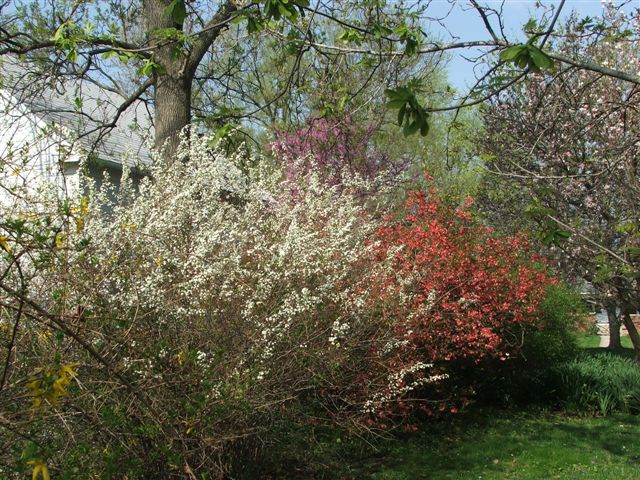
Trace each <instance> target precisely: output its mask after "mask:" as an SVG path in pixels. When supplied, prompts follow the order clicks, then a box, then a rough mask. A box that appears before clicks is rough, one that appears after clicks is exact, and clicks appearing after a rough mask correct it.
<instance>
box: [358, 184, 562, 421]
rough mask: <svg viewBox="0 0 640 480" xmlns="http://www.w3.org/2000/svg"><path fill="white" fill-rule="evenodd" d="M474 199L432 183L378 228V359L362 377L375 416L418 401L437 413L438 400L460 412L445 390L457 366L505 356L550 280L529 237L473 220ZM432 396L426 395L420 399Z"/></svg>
mask: <svg viewBox="0 0 640 480" xmlns="http://www.w3.org/2000/svg"><path fill="white" fill-rule="evenodd" d="M470 204H471V200H469V202H467V205H465V206H464V207H461V208H457V209H454V208H450V207H448V206H447V205H446V204H444V203H443V202H442V201H440V200H439V199H438V198H437V195H436V193H435V192H431V195H429V196H427V195H425V194H424V193H414V194H412V195H411V196H410V198H409V200H408V201H407V204H406V213H405V215H404V218H403V219H402V220H401V221H387V223H386V225H384V226H382V227H380V228H379V230H378V234H377V240H378V241H377V242H376V244H375V248H374V251H375V259H376V261H377V262H381V263H382V264H384V265H385V268H383V269H380V270H379V273H377V274H376V275H375V278H373V282H372V283H373V284H374V287H373V290H372V296H371V299H372V302H374V303H375V304H376V305H377V308H378V313H379V315H380V317H381V319H382V321H381V326H382V328H381V329H380V331H379V332H378V334H377V338H376V340H377V343H376V347H375V349H374V352H373V357H374V363H375V364H376V365H377V367H376V369H375V372H372V373H368V374H367V375H366V378H363V381H364V382H365V383H364V384H365V385H368V386H369V388H370V390H369V399H368V401H367V402H366V405H365V411H366V412H368V413H370V414H374V415H375V416H377V417H378V418H390V417H393V416H395V415H398V414H400V415H406V414H408V413H409V412H412V411H414V410H415V409H416V407H419V408H421V409H422V410H425V411H427V413H431V411H432V410H433V409H434V407H433V405H434V403H435V404H436V405H437V408H439V409H441V410H442V409H445V407H446V408H447V410H450V411H454V410H455V404H456V403H458V402H461V401H463V398H461V397H460V396H461V395H462V394H460V393H459V392H458V393H455V392H452V391H451V390H449V391H447V392H443V391H442V390H443V381H445V379H447V378H449V377H450V376H453V372H454V366H455V365H459V364H460V363H466V364H469V363H472V364H473V363H479V362H481V361H482V360H484V359H488V358H500V359H502V360H507V359H508V357H509V356H511V355H513V354H514V353H516V352H517V349H518V347H519V345H520V340H521V338H520V334H521V332H522V330H523V328H524V327H527V326H535V324H536V319H537V314H538V308H539V306H540V304H541V301H542V300H543V298H544V295H545V288H546V286H547V285H548V284H549V283H550V282H552V281H553V280H552V279H551V278H550V277H549V276H548V275H547V274H546V273H545V271H544V268H542V265H541V263H540V262H539V259H537V258H535V257H534V256H532V255H531V253H530V251H529V248H528V244H527V241H526V239H525V238H524V237H522V236H514V237H496V236H495V235H494V233H493V232H492V230H491V229H490V228H487V227H485V226H482V225H480V224H478V223H477V222H476V221H474V219H473V218H472V216H471V214H470V212H469V206H470ZM372 370H373V369H372ZM451 380H452V379H449V380H447V381H446V382H445V383H446V384H447V387H446V388H447V389H450V388H452V384H455V382H451ZM438 386H440V387H441V388H440V390H441V391H440V392H439V393H438V390H439V387H438ZM427 392H428V395H427ZM426 396H430V398H429V403H426V402H423V401H420V400H421V399H422V398H425V397H426ZM455 396H457V397H458V398H453V397H455ZM408 398H410V399H413V400H412V401H407V399H408ZM448 400H454V401H453V404H449V405H447V401H448ZM431 402H434V403H431ZM427 405H431V406H429V407H427ZM452 406H453V408H451V407H452Z"/></svg>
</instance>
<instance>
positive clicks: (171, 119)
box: [154, 74, 192, 162]
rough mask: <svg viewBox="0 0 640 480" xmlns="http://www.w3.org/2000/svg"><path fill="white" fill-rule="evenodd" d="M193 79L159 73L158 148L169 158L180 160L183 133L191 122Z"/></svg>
mask: <svg viewBox="0 0 640 480" xmlns="http://www.w3.org/2000/svg"><path fill="white" fill-rule="evenodd" d="M191 81H192V79H191V78H187V77H186V75H184V74H183V75H182V76H178V77H175V76H173V75H170V74H167V75H157V76H156V82H155V83H156V88H155V104H156V110H155V115H154V117H155V125H154V126H155V147H156V149H157V150H158V151H162V152H163V153H162V157H163V158H164V159H165V160H166V161H169V162H171V161H174V160H176V156H177V150H178V146H179V145H180V133H181V132H183V131H184V130H185V128H186V127H187V126H188V125H189V124H190V123H191Z"/></svg>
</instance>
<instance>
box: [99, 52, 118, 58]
mask: <svg viewBox="0 0 640 480" xmlns="http://www.w3.org/2000/svg"><path fill="white" fill-rule="evenodd" d="M116 55H118V52H116V51H115V50H109V51H108V52H104V53H103V54H102V58H103V59H104V60H108V59H110V58H112V57H115V56H116Z"/></svg>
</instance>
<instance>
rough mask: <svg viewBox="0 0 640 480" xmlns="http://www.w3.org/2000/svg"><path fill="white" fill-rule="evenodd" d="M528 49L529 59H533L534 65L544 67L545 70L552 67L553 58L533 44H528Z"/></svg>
mask: <svg viewBox="0 0 640 480" xmlns="http://www.w3.org/2000/svg"><path fill="white" fill-rule="evenodd" d="M528 51H529V57H530V58H531V60H532V61H533V63H534V64H535V66H536V67H538V68H541V69H545V70H548V69H551V68H553V66H554V63H553V59H552V58H551V57H550V56H549V55H547V54H546V53H544V52H543V51H542V50H540V49H539V48H538V47H536V46H535V45H529V47H528Z"/></svg>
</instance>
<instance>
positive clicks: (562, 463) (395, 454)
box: [304, 411, 640, 480]
mask: <svg viewBox="0 0 640 480" xmlns="http://www.w3.org/2000/svg"><path fill="white" fill-rule="evenodd" d="M423 428H424V431H423V432H422V433H418V434H413V435H410V436H407V437H405V438H400V439H398V440H395V441H387V442H384V443H383V444H382V445H383V447H382V448H381V449H380V450H379V451H377V452H376V453H372V452H371V451H370V452H369V453H368V454H366V455H361V456H360V457H359V458H355V457H354V450H353V449H354V447H353V445H351V446H349V445H346V444H342V443H340V444H338V443H335V444H334V445H333V446H329V447H327V445H324V447H323V450H324V455H323V458H324V461H325V465H326V470H327V471H331V472H332V473H326V472H325V473H322V472H321V473H319V474H315V475H313V477H312V478H325V479H338V478H340V479H361V478H368V479H372V480H409V479H429V480H445V479H456V480H457V479H460V480H467V479H468V480H471V479H474V480H480V479H481V480H498V479H500V480H507V479H509V480H539V479H584V480H587V479H593V480H609V479H611V480H614V479H615V480H626V479H638V478H640V444H639V443H638V442H637V439H638V438H640V418H639V417H636V416H629V415H618V416H613V417H606V418H570V417H564V416H557V415H550V414H540V413H538V414H534V413H513V412H511V413H505V412H501V411H485V412H479V413H478V412H476V413H474V414H473V416H469V415H464V416H461V417H457V418H454V419H453V420H452V421H449V422H447V423H442V424H435V425H434V424H428V425H424V426H423ZM340 454H342V455H343V456H341V455H340ZM344 455H346V457H345V456H344ZM304 478H311V477H304Z"/></svg>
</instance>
